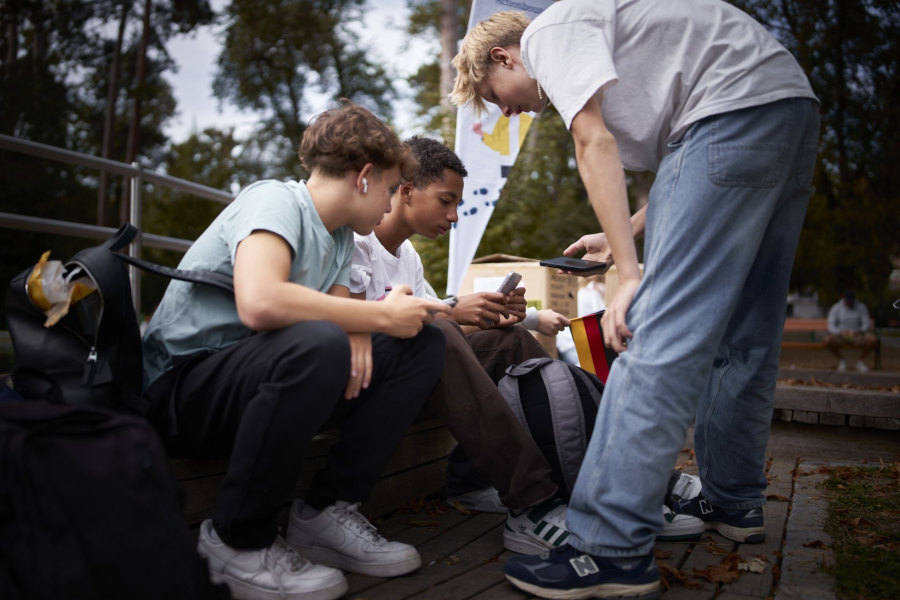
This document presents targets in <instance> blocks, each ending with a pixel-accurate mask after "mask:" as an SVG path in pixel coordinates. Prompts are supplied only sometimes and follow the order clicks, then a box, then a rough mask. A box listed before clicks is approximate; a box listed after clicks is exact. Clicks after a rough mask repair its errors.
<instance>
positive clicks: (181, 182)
mask: <svg viewBox="0 0 900 600" xmlns="http://www.w3.org/2000/svg"><path fill="white" fill-rule="evenodd" d="M0 149H3V150H13V151H15V152H21V153H23V154H30V155H31V156H37V157H39V158H49V159H51V160H56V161H59V162H64V163H69V164H73V165H78V166H81V167H89V168H92V169H97V170H100V171H106V172H108V173H114V174H116V175H123V176H125V177H135V176H138V175H140V176H141V177H142V178H143V179H144V181H148V182H150V183H157V184H159V185H162V186H165V187H169V188H172V189H175V190H178V191H181V192H186V193H188V194H191V195H193V196H199V197H201V198H206V199H207V200H215V201H216V202H221V203H223V204H228V203H229V202H231V201H232V200H234V195H233V194H230V193H228V192H225V191H223V190H217V189H216V188H212V187H209V186H206V185H201V184H199V183H194V182H193V181H188V180H186V179H180V178H178V177H172V176H171V175H165V174H163V173H156V172H155V171H145V170H143V169H141V168H140V167H139V166H134V165H128V164H125V163H121V162H116V161H114V160H109V159H107V158H98V157H96V156H91V155H89V154H84V153H82V152H74V151H72V150H65V149H63V148H57V147H56V146H48V145H47V144H41V143H38V142H32V141H30V140H25V139H22V138H17V137H13V136H9V135H4V134H0Z"/></svg>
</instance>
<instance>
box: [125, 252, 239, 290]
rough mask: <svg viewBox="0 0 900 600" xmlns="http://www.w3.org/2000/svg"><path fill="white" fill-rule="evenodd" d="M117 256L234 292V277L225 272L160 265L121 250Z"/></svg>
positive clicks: (160, 272)
mask: <svg viewBox="0 0 900 600" xmlns="http://www.w3.org/2000/svg"><path fill="white" fill-rule="evenodd" d="M116 258H118V259H119V260H121V261H123V262H127V263H128V264H130V265H134V266H136V267H139V268H141V269H143V270H145V271H148V272H150V273H155V274H156V275H161V276H163V277H169V278H171V279H180V280H181V281H191V282H193V283H202V284H205V285H211V286H213V287H217V288H219V289H222V290H225V291H226V292H232V293H234V278H233V277H232V276H231V275H226V274H225V273H218V272H216V271H197V270H188V269H174V268H172V267H167V266H165V265H158V264H156V263H152V262H149V261H146V260H141V259H140V258H135V257H133V256H128V255H127V254H121V253H119V252H117V253H116Z"/></svg>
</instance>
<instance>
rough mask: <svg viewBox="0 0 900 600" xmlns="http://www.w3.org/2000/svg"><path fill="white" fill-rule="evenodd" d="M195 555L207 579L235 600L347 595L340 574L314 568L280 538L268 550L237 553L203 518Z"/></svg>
mask: <svg viewBox="0 0 900 600" xmlns="http://www.w3.org/2000/svg"><path fill="white" fill-rule="evenodd" d="M197 552H199V553H200V555H201V556H203V557H204V558H206V561H207V562H208V563H209V574H210V578H211V579H212V580H213V581H214V582H216V583H225V584H226V585H227V586H228V589H229V590H230V591H231V594H232V596H234V597H235V598H247V599H264V600H268V599H271V600H334V599H335V598H340V597H341V596H343V595H344V594H345V593H346V592H347V580H346V579H345V578H344V574H343V573H341V572H340V571H338V570H337V569H332V568H331V567H323V566H321V565H314V564H313V563H311V562H309V561H308V560H306V559H305V558H303V557H302V556H300V555H299V554H297V553H296V552H294V550H293V549H291V548H290V546H288V545H287V544H286V543H285V542H284V539H283V538H282V537H281V536H278V537H277V538H275V542H274V543H273V544H272V545H271V546H269V547H268V548H262V549H260V550H239V549H237V548H232V547H231V546H228V545H227V544H225V542H223V541H222V540H221V539H220V538H219V536H218V535H217V534H216V531H215V529H213V526H212V521H211V520H210V519H207V520H205V521H203V523H202V524H201V525H200V539H199V541H198V543H197Z"/></svg>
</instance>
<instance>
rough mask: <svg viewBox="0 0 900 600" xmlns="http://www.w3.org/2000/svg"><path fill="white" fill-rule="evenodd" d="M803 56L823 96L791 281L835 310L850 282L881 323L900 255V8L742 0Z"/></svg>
mask: <svg viewBox="0 0 900 600" xmlns="http://www.w3.org/2000/svg"><path fill="white" fill-rule="evenodd" d="M734 4H736V5H737V6H739V7H740V8H742V9H743V10H746V11H747V12H748V13H749V14H750V15H752V16H754V17H755V18H756V19H757V20H759V21H760V22H761V23H762V24H763V25H764V26H765V27H766V28H767V29H768V30H769V31H770V32H771V33H772V34H773V35H774V36H775V37H776V38H778V40H779V41H781V42H782V43H783V44H784V45H785V46H786V47H787V48H788V49H789V50H791V52H792V53H793V54H794V56H795V57H796V58H797V60H798V62H799V63H800V65H801V66H802V67H803V69H804V70H805V71H806V73H807V75H808V76H809V78H810V82H811V83H812V86H813V90H814V91H815V93H816V95H817V96H818V97H819V99H820V101H821V111H820V112H821V116H822V135H821V141H820V144H819V163H818V167H817V170H816V175H815V179H814V184H815V191H814V193H813V195H812V197H811V198H810V205H809V210H808V212H807V216H806V222H805V224H804V228H803V234H802V236H801V239H800V247H799V249H798V251H797V258H796V260H795V262H794V271H793V275H792V281H791V285H792V288H794V289H799V290H818V292H819V298H820V299H821V301H822V303H823V305H825V306H829V305H830V304H831V303H832V302H833V301H835V300H837V299H838V298H839V297H840V293H841V291H842V290H843V289H845V288H848V287H852V288H854V289H856V290H857V295H858V297H859V298H860V299H861V300H862V301H863V302H865V303H866V304H867V305H868V306H869V309H870V311H871V312H872V313H873V315H874V316H875V317H876V318H877V319H878V320H879V321H881V322H883V321H884V320H885V319H886V318H887V316H889V314H890V312H891V311H890V308H889V306H890V302H891V301H892V300H893V299H896V297H897V295H898V292H896V291H894V292H891V291H890V290H889V288H888V285H887V284H888V277H889V275H890V271H891V262H890V261H891V256H894V257H900V235H898V232H900V194H898V192H897V190H898V187H900V171H898V170H897V168H896V166H895V165H896V164H897V163H898V161H900V144H898V143H897V140H896V136H897V131H900V52H898V47H897V43H898V42H897V41H898V40H900V5H898V4H897V2H896V1H895V0H854V1H852V2H846V1H843V0H792V1H788V2H773V1H763V0H743V1H735V2H734Z"/></svg>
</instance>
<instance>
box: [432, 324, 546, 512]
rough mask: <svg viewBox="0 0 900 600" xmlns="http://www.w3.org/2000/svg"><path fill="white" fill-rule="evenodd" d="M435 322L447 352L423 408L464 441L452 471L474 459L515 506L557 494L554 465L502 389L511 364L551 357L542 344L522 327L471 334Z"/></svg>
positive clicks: (479, 472)
mask: <svg viewBox="0 0 900 600" xmlns="http://www.w3.org/2000/svg"><path fill="white" fill-rule="evenodd" d="M434 325H435V326H437V327H438V328H439V329H441V330H442V331H443V332H444V335H445V337H446V338H447V355H446V359H445V362H444V370H443V371H442V372H441V376H440V378H439V379H438V383H437V384H436V385H435V388H434V391H433V392H432V394H431V398H430V399H429V403H428V405H426V407H425V410H424V411H423V412H426V413H430V414H432V415H436V416H437V417H439V418H440V419H441V420H442V421H444V423H445V424H446V425H447V428H448V429H449V430H450V432H451V433H452V434H453V436H454V437H455V438H456V440H457V442H459V447H458V448H456V450H455V451H454V453H453V454H451V466H450V469H449V470H450V471H457V472H465V471H466V470H467V469H466V467H465V466H464V465H460V464H459V463H461V462H463V463H465V462H470V463H471V465H472V467H474V470H475V471H476V473H477V475H480V476H481V477H482V478H483V479H484V480H485V481H486V483H487V484H488V485H492V486H494V487H495V488H497V491H498V492H500V499H501V500H502V501H503V503H504V504H506V506H507V507H508V508H510V509H512V510H522V509H524V508H527V507H529V506H534V505H535V504H539V503H540V502H543V501H544V500H547V499H549V498H552V497H553V496H555V495H556V492H557V489H556V485H555V484H554V483H553V482H552V481H551V480H550V465H549V464H548V463H547V460H546V459H545V458H544V455H543V454H541V451H540V449H539V448H538V447H537V445H536V444H535V443H534V440H533V439H532V437H531V434H530V433H529V432H528V431H527V430H526V429H525V427H523V426H522V424H521V423H519V420H518V419H517V418H516V416H515V415H514V414H513V412H512V411H511V410H510V408H509V405H507V403H506V400H505V399H504V398H503V396H502V395H501V394H500V392H499V390H498V389H497V382H498V381H499V380H500V379H501V378H502V377H503V375H504V373H505V371H506V368H507V367H508V366H510V365H513V364H516V363H520V362H522V361H524V360H527V359H529V358H534V357H542V356H547V353H546V352H545V351H544V349H543V348H542V347H541V345H540V343H538V341H537V340H535V339H534V337H533V336H532V335H531V333H530V332H529V331H528V330H526V329H525V328H524V327H520V326H518V325H516V326H512V327H503V328H500V329H489V330H485V331H478V332H475V333H472V334H470V335H466V334H465V333H463V331H462V329H461V328H460V327H459V325H458V324H457V323H455V322H454V321H450V320H448V319H436V320H435V321H434ZM460 449H462V451H463V453H464V455H463V456H459V454H460V453H459V452H458V450H460ZM466 458H467V459H468V461H466ZM460 476H461V477H464V478H467V479H468V478H469V475H468V474H466V475H463V474H461V475H460ZM463 483H465V482H463ZM476 485H477V484H476ZM482 487H484V486H482ZM470 489H471V488H470Z"/></svg>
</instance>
